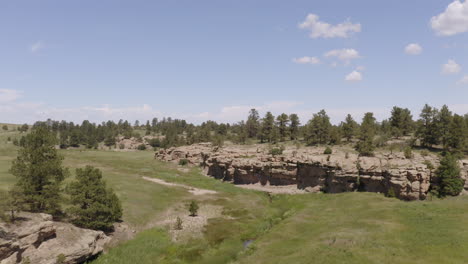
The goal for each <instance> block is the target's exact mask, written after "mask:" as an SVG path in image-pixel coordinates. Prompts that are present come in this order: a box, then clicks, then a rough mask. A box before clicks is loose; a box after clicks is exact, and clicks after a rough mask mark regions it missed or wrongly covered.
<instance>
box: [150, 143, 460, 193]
mask: <svg viewBox="0 0 468 264" xmlns="http://www.w3.org/2000/svg"><path fill="white" fill-rule="evenodd" d="M323 151H324V148H319V147H317V148H309V147H307V148H300V149H296V148H294V147H290V148H287V149H286V150H285V151H284V152H283V155H280V156H272V155H269V154H267V153H268V151H267V149H266V148H265V147H263V146H227V147H223V148H219V149H216V148H213V147H212V146H211V145H210V144H195V145H191V146H183V147H178V148H170V149H167V150H160V151H159V152H157V153H156V154H155V158H157V159H160V160H163V161H171V162H179V160H180V159H186V160H187V161H188V162H189V163H190V164H193V165H198V166H201V167H203V168H204V169H205V171H206V174H207V175H209V176H212V177H214V178H216V179H222V180H224V181H229V182H233V183H234V184H262V185H296V186H297V188H299V189H304V190H307V191H311V192H318V191H323V192H328V193H340V192H351V191H365V192H379V193H385V194H389V193H392V194H394V195H395V196H396V197H397V198H399V199H402V200H418V199H420V200H423V199H425V198H426V197H427V194H428V191H429V189H430V186H431V184H436V179H435V177H434V176H433V175H434V170H431V169H430V168H428V165H427V164H428V163H429V162H430V163H431V164H433V165H434V166H435V167H437V166H438V164H439V159H438V157H437V156H435V155H433V154H430V155H427V156H421V155H420V154H419V153H415V154H414V157H413V158H411V159H406V158H405V157H404V156H403V154H402V153H377V154H376V156H375V157H359V156H358V155H357V154H354V153H353V151H352V150H346V149H343V148H340V149H334V150H333V154H332V155H324V154H323ZM460 166H461V167H462V178H463V179H466V175H467V171H468V161H466V160H465V161H462V162H460ZM465 189H468V184H465Z"/></svg>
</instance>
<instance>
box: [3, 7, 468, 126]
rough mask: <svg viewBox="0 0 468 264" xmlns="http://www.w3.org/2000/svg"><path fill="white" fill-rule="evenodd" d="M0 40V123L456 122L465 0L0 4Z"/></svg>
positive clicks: (466, 26)
mask: <svg viewBox="0 0 468 264" xmlns="http://www.w3.org/2000/svg"><path fill="white" fill-rule="evenodd" d="M0 31H1V33H2V34H1V39H0V122H15V123H22V122H33V121H35V120H38V119H46V118H48V117H50V118H53V119H66V120H72V121H81V120H83V119H90V120H92V121H102V120H107V119H115V120H118V119H119V118H124V119H129V120H135V119H139V120H146V119H149V118H151V117H153V116H157V117H162V116H172V117H176V118H185V119H188V120H189V121H193V122H200V121H203V120H205V119H213V120H216V121H223V122H234V121H238V120H240V119H242V118H244V117H245V116H246V115H247V112H248V109H250V108H251V107H256V108H258V109H259V110H260V112H261V113H262V114H263V113H264V112H265V111H268V110H271V111H273V112H274V113H275V114H278V113H281V112H287V113H292V112H296V113H299V115H300V116H301V117H302V119H308V118H310V116H311V115H312V113H314V112H317V111H319V110H320V109H322V108H324V109H326V110H327V111H328V112H329V115H330V116H331V117H332V120H333V121H334V122H338V121H340V120H341V119H342V118H343V117H344V116H345V115H346V114H347V113H351V114H353V115H354V117H355V118H356V119H359V120H360V119H361V118H362V114H363V113H364V112H366V111H373V112H375V114H376V116H377V117H379V118H380V119H381V118H385V117H387V115H388V112H389V110H390V108H391V107H392V106H393V105H400V106H405V107H409V108H410V109H411V110H413V115H414V116H417V115H418V114H419V110H420V109H421V108H422V106H423V105H424V104H425V103H429V104H431V105H435V106H438V107H440V106H441V105H443V104H448V105H449V106H450V107H451V108H452V109H453V110H454V111H456V112H459V113H466V112H468V2H467V1H466V0H465V1H458V0H457V1H453V0H449V1H442V0H437V1H436V0H411V1H408V0H406V1H403V0H394V1H375V0H355V1H349V0H340V1H338V0H331V1H271V0H269V1H267V0H261V1H257V0H249V1H224V0H216V1H215V0H213V1H203V0H200V1H188V0H186V1H181V0H172V1H170V0H168V1H135V0H133V1H116V0H112V1H87V0H83V1H58V0H55V1H51V0H42V1H32V0H31V1H2V2H0ZM410 44H413V45H411V46H409V47H408V45H410ZM405 49H406V50H405ZM304 121H305V120H304Z"/></svg>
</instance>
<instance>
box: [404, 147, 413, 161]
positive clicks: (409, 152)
mask: <svg viewBox="0 0 468 264" xmlns="http://www.w3.org/2000/svg"><path fill="white" fill-rule="evenodd" d="M404 154H405V158H407V159H412V158H413V151H412V150H411V147H406V148H405V151H404Z"/></svg>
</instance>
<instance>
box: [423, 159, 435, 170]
mask: <svg viewBox="0 0 468 264" xmlns="http://www.w3.org/2000/svg"><path fill="white" fill-rule="evenodd" d="M423 164H424V165H426V166H427V168H428V169H430V170H433V169H435V167H434V164H432V162H430V161H429V160H425V161H424V162H423Z"/></svg>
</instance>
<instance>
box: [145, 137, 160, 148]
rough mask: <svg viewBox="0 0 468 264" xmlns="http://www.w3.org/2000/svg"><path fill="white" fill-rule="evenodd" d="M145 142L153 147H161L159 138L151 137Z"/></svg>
mask: <svg viewBox="0 0 468 264" xmlns="http://www.w3.org/2000/svg"><path fill="white" fill-rule="evenodd" d="M147 142H148V144H149V145H150V146H151V147H153V148H160V147H161V140H159V138H152V139H149V140H147Z"/></svg>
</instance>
